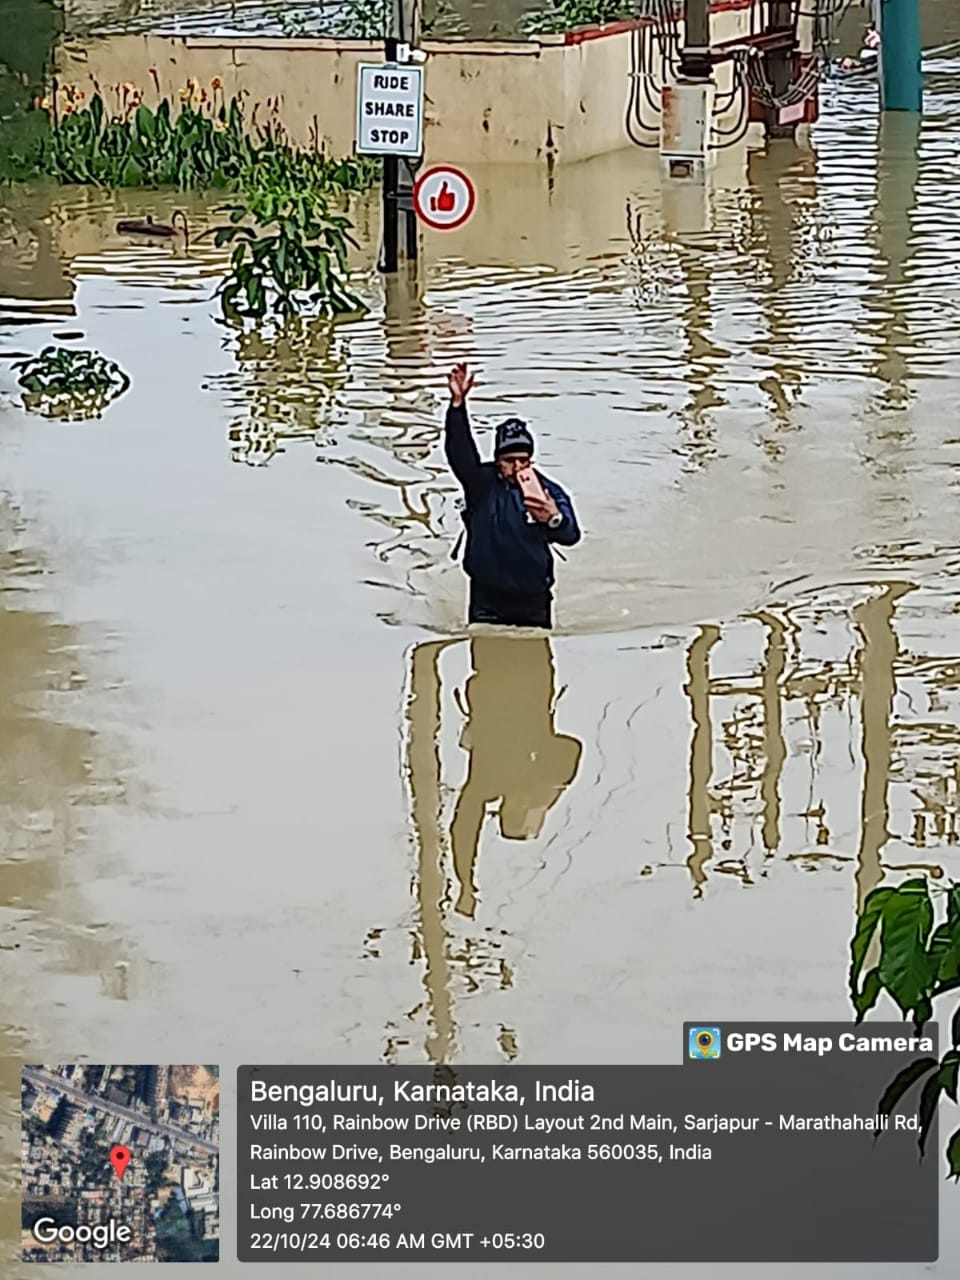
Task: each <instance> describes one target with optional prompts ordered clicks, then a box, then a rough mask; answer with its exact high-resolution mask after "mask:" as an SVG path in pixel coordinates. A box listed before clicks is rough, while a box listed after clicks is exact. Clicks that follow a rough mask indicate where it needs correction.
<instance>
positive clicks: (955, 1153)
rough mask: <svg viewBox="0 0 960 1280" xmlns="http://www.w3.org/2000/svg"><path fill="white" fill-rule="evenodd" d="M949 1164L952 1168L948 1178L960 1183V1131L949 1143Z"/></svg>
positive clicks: (959, 1130)
mask: <svg viewBox="0 0 960 1280" xmlns="http://www.w3.org/2000/svg"><path fill="white" fill-rule="evenodd" d="M947 1163H948V1164H949V1166H950V1172H949V1173H948V1174H947V1177H948V1178H953V1180H954V1182H960V1129H958V1130H957V1131H956V1133H955V1134H954V1135H953V1137H952V1138H951V1139H950V1141H949V1142H948V1143H947Z"/></svg>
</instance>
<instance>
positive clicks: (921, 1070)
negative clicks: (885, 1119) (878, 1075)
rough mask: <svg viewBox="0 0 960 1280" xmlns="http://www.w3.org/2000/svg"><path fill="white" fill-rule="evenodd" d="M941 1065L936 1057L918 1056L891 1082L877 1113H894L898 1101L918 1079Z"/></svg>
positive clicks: (886, 1114) (884, 1114) (885, 1114)
mask: <svg viewBox="0 0 960 1280" xmlns="http://www.w3.org/2000/svg"><path fill="white" fill-rule="evenodd" d="M939 1066H940V1063H939V1062H938V1061H937V1060H936V1058H916V1059H915V1060H914V1061H913V1062H910V1063H908V1064H907V1065H906V1066H905V1067H904V1068H903V1070H902V1071H898V1072H897V1074H896V1075H895V1076H894V1078H893V1080H891V1082H890V1084H888V1085H887V1088H886V1090H885V1092H884V1095H883V1097H882V1098H881V1099H880V1102H879V1104H878V1106H877V1113H878V1114H879V1115H882V1116H889V1115H892V1114H893V1110H894V1108H895V1107H896V1105H897V1103H898V1102H899V1101H900V1099H901V1098H902V1097H903V1095H904V1094H905V1093H906V1092H907V1090H908V1089H909V1088H910V1087H911V1085H914V1084H916V1082H917V1081H918V1080H921V1079H923V1077H924V1076H925V1075H928V1074H929V1072H931V1071H935V1070H936V1069H937V1068H938V1067H939Z"/></svg>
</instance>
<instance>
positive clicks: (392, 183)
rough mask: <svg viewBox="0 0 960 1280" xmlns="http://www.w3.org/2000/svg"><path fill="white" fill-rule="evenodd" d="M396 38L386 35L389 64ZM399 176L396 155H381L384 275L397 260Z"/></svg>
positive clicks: (394, 58)
mask: <svg viewBox="0 0 960 1280" xmlns="http://www.w3.org/2000/svg"><path fill="white" fill-rule="evenodd" d="M397 43H398V41H397V38H396V36H387V38H386V41H385V45H386V61H387V63H389V64H393V65H396V62H397ZM399 177H400V162H399V159H398V158H397V156H384V157H383V256H382V258H381V261H380V270H381V271H383V272H384V273H385V274H386V275H392V274H393V273H394V272H395V271H396V270H397V260H398V256H399V247H398V238H399V237H398V231H399V218H398V214H399V209H398V207H397V187H398V184H399Z"/></svg>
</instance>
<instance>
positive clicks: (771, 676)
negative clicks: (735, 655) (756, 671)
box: [758, 613, 787, 854]
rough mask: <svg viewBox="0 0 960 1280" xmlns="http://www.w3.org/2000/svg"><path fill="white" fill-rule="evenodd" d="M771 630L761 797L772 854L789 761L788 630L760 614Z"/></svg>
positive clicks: (766, 845) (765, 670)
mask: <svg viewBox="0 0 960 1280" xmlns="http://www.w3.org/2000/svg"><path fill="white" fill-rule="evenodd" d="M758 616H759V618H760V621H761V622H762V623H763V624H764V626H765V627H766V628H767V647H766V650H765V652H764V655H763V680H762V690H763V692H762V697H763V776H762V778H761V780H760V796H761V799H762V802H763V847H764V848H765V849H766V851H767V853H768V854H772V853H774V851H775V850H777V849H778V848H779V847H780V775H781V774H782V773H783V765H784V761H785V760H786V758H787V747H786V743H785V742H784V740H783V706H782V703H781V699H780V685H781V682H782V680H783V673H784V671H785V669H786V665H787V641H786V627H785V626H784V624H783V622H782V621H781V620H780V619H779V618H777V617H775V616H774V615H773V614H772V613H761V614H759V615H758Z"/></svg>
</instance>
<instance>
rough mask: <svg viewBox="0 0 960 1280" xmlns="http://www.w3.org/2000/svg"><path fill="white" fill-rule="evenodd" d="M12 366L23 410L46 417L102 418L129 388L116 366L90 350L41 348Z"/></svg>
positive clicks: (127, 380)
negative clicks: (21, 396) (20, 391)
mask: <svg viewBox="0 0 960 1280" xmlns="http://www.w3.org/2000/svg"><path fill="white" fill-rule="evenodd" d="M13 367H14V369H16V370H17V371H18V372H19V374H20V377H19V384H20V386H21V387H22V388H23V392H24V394H23V403H24V407H25V408H26V409H30V410H32V411H34V412H38V413H42V414H43V415H44V417H48V418H73V419H76V420H77V421H82V420H83V419H86V418H99V417H102V416H103V412H104V410H105V409H106V408H107V406H108V405H109V404H110V403H111V402H112V401H113V400H115V399H116V398H117V397H118V396H120V395H122V394H123V393H124V391H126V390H127V388H128V387H129V386H130V379H129V378H128V377H127V375H126V374H125V373H124V372H123V370H122V369H121V368H120V366H119V365H117V364H115V363H114V362H113V361H112V360H107V359H106V357H105V356H101V355H98V354H97V353H96V352H94V351H77V350H71V349H69V348H67V347H45V348H44V349H43V351H41V353H40V355H39V356H31V357H30V358H29V359H27V360H18V361H16V362H15V363H14V365H13Z"/></svg>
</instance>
